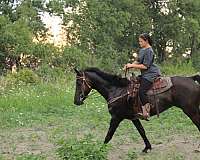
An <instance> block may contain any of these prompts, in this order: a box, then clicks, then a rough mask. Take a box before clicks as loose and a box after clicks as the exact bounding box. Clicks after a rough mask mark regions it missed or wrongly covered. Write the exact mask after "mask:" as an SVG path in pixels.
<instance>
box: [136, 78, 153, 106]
mask: <svg viewBox="0 0 200 160" xmlns="http://www.w3.org/2000/svg"><path fill="white" fill-rule="evenodd" d="M152 85H153V83H152V82H150V81H148V80H147V79H145V78H141V81H140V87H139V96H140V100H141V103H142V105H143V106H144V105H145V104H146V103H149V101H148V97H147V94H146V93H147V91H148V90H149V89H150V88H151V86H152Z"/></svg>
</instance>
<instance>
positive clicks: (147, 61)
mask: <svg viewBox="0 0 200 160" xmlns="http://www.w3.org/2000/svg"><path fill="white" fill-rule="evenodd" d="M153 61H154V52H153V49H152V48H151V47H150V48H142V49H140V51H139V56H138V62H139V63H140V64H143V65H145V66H146V67H147V69H141V76H142V77H143V78H145V79H147V80H148V81H150V82H153V81H154V79H155V78H156V77H158V76H160V75H161V73H160V69H159V68H158V67H157V66H156V65H155V64H154V63H153Z"/></svg>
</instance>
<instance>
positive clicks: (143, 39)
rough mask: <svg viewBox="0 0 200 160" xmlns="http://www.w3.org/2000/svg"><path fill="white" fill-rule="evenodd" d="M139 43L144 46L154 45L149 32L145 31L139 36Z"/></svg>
mask: <svg viewBox="0 0 200 160" xmlns="http://www.w3.org/2000/svg"><path fill="white" fill-rule="evenodd" d="M139 45H140V47H142V48H145V47H146V46H147V45H150V46H152V40H151V37H150V36H149V34H147V33H143V34H141V35H140V36H139Z"/></svg>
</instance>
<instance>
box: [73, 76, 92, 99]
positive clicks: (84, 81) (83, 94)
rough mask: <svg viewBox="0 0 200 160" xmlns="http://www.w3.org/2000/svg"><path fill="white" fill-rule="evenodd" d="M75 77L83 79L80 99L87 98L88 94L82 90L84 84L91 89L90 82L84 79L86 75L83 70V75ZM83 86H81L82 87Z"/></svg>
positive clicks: (84, 86)
mask: <svg viewBox="0 0 200 160" xmlns="http://www.w3.org/2000/svg"><path fill="white" fill-rule="evenodd" d="M76 79H77V80H78V79H81V80H83V82H82V85H81V95H82V97H81V98H82V99H83V100H84V99H85V98H87V97H88V96H86V95H85V93H84V91H85V88H86V86H87V87H88V88H89V89H92V87H91V85H90V83H89V82H88V81H87V80H86V77H85V73H84V72H83V75H82V76H77V77H76ZM82 86H83V87H82Z"/></svg>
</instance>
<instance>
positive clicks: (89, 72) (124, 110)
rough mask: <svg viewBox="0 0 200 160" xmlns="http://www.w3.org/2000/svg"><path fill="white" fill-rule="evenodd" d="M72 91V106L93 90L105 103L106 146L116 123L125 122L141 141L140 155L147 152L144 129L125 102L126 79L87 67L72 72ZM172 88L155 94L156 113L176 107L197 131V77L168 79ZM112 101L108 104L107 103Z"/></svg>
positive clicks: (199, 78)
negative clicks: (107, 111) (107, 114)
mask: <svg viewBox="0 0 200 160" xmlns="http://www.w3.org/2000/svg"><path fill="white" fill-rule="evenodd" d="M75 71H76V74H77V75H76V92H75V96H74V104H76V105H81V104H83V101H84V100H85V99H86V97H87V96H88V94H89V93H90V91H91V90H92V89H95V90H97V91H98V92H99V93H100V94H101V95H102V96H103V97H104V98H105V99H106V101H107V102H108V110H109V113H110V114H111V120H110V127H109V130H108V133H107V135H106V137H105V141H104V143H108V142H109V141H110V140H111V138H112V136H113V135H114V132H115V130H116V129H117V127H118V125H119V123H120V122H121V121H122V120H124V119H129V120H131V121H132V123H133V124H134V125H135V127H136V128H137V130H138V132H139V133H140V135H141V137H142V138H143V140H144V143H145V148H144V149H143V152H147V151H148V150H150V149H151V144H150V142H149V140H148V139H147V137H146V134H145V130H144V128H143V126H142V124H141V123H140V120H139V119H137V118H136V117H135V113H134V112H133V104H131V103H129V101H128V100H127V99H128V95H127V88H128V86H129V84H130V81H129V80H128V79H127V78H121V77H120V76H116V75H111V74H108V73H105V72H102V71H100V70H99V69H97V68H88V69H85V70H83V71H78V70H76V69H75ZM171 80H172V84H173V86H172V87H171V88H170V89H169V90H168V91H166V92H164V93H161V94H159V95H157V105H158V108H159V112H160V113H161V112H163V111H165V110H167V109H168V108H170V107H172V106H176V107H178V108H180V109H182V111H183V112H184V113H185V114H186V115H187V116H188V117H189V118H190V119H191V120H192V122H193V123H194V124H195V125H196V127H197V128H198V130H199V131H200V108H199V105H200V85H199V84H197V83H195V81H198V83H200V76H199V75H195V76H191V77H180V76H174V77H171ZM111 101H112V103H110V102H111ZM155 108H156V107H154V108H152V109H151V113H150V115H151V116H154V115H156V109H155Z"/></svg>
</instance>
